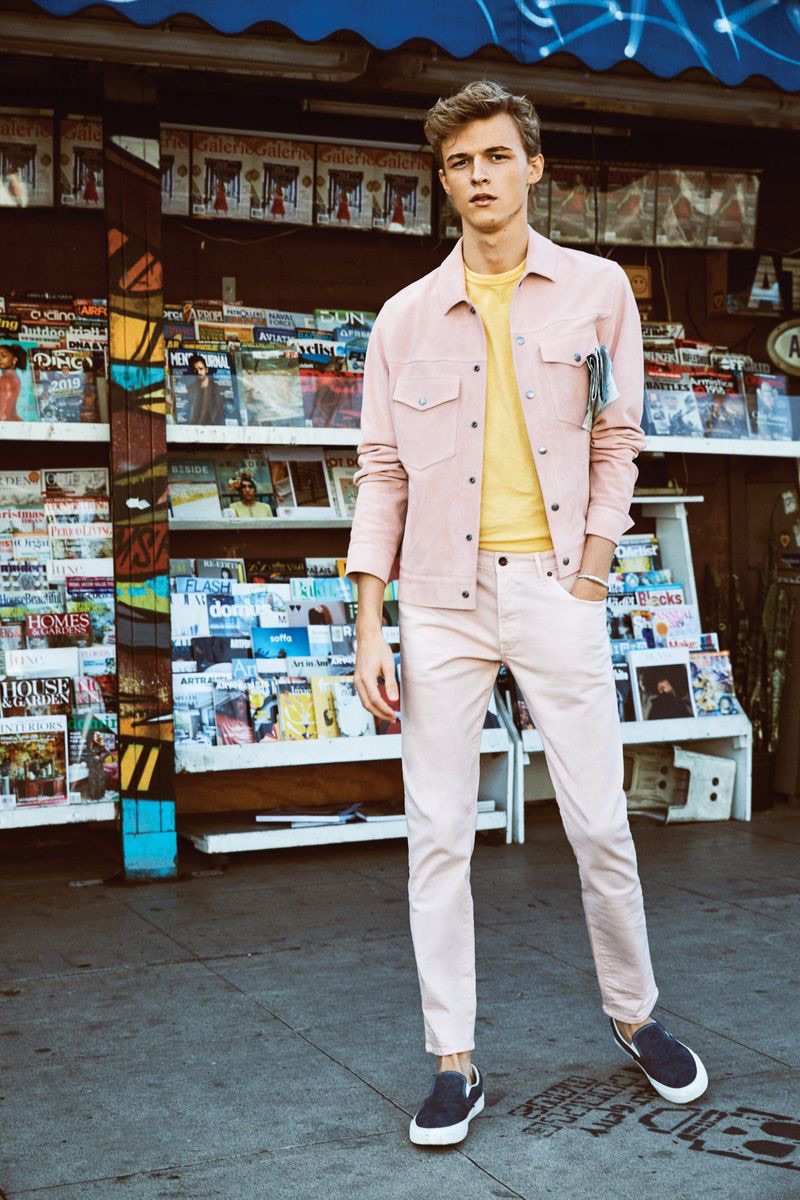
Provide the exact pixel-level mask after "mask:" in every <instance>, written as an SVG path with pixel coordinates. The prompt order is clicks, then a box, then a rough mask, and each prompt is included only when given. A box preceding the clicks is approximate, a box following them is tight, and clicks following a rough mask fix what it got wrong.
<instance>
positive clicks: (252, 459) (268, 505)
mask: <svg viewBox="0 0 800 1200" xmlns="http://www.w3.org/2000/svg"><path fill="white" fill-rule="evenodd" d="M216 468H217V490H218V492H219V502H220V508H221V509H222V515H223V517H224V518H225V519H226V520H229V521H248V520H250V521H256V520H267V519H269V518H271V517H273V516H274V515H275V514H274V511H273V490H274V489H273V486H272V475H271V472H270V464H269V461H268V459H267V456H266V453H265V452H261V453H259V452H258V451H256V452H255V453H254V454H250V455H248V456H247V457H243V458H234V459H228V458H225V459H219V460H218V461H217V464H216Z"/></svg>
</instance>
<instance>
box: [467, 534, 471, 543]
mask: <svg viewBox="0 0 800 1200" xmlns="http://www.w3.org/2000/svg"><path fill="white" fill-rule="evenodd" d="M467 541H468V542H471V541H472V534H471V533H468V534H467Z"/></svg>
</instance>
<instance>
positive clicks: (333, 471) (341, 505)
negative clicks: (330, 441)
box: [325, 450, 358, 518]
mask: <svg viewBox="0 0 800 1200" xmlns="http://www.w3.org/2000/svg"><path fill="white" fill-rule="evenodd" d="M325 466H326V467H327V470H328V476H329V478H330V481H331V483H332V484H333V495H334V500H335V502H336V507H337V509H338V510H339V516H340V517H351V518H352V516H353V514H354V513H355V510H356V494H357V492H358V488H357V486H356V485H355V484H354V483H353V476H354V475H355V473H356V471H357V470H358V454H357V452H356V451H355V450H352V451H346V450H340V451H336V450H327V451H326V452H325Z"/></svg>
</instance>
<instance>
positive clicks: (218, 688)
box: [213, 679, 256, 746]
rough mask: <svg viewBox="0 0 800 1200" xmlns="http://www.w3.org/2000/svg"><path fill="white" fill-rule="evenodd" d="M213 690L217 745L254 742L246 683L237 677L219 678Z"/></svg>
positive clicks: (239, 744)
mask: <svg viewBox="0 0 800 1200" xmlns="http://www.w3.org/2000/svg"><path fill="white" fill-rule="evenodd" d="M213 692H214V719H215V721H216V726H217V745H218V746H246V745H250V744H251V743H252V742H254V741H255V740H256V739H255V734H254V733H253V728H252V726H251V724H250V701H249V699H248V695H247V684H246V683H245V682H242V681H241V680H238V679H219V680H217V681H216V682H215V683H214V689H213Z"/></svg>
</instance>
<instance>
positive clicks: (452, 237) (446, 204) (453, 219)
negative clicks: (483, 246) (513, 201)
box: [438, 189, 549, 242]
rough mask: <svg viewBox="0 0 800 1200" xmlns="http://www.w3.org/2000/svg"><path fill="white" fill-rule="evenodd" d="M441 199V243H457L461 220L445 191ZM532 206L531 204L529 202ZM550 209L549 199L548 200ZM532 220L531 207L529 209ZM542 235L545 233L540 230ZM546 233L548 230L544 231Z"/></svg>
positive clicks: (440, 196) (439, 194)
mask: <svg viewBox="0 0 800 1200" xmlns="http://www.w3.org/2000/svg"><path fill="white" fill-rule="evenodd" d="M438 197H439V238H440V240H441V241H451V242H457V241H458V239H459V238H460V237H461V218H460V217H459V215H458V213H457V212H456V210H455V207H454V205H453V201H452V200H451V199H450V197H449V196H448V195H447V192H445V191H443V190H441V189H440V190H439V191H438ZM529 204H530V202H529ZM548 207H549V199H548ZM528 219H529V220H530V207H529V208H528ZM539 232H540V233H542V232H543V231H542V230H541V229H540V230H539ZM544 232H545V233H546V230H545V231H544Z"/></svg>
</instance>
